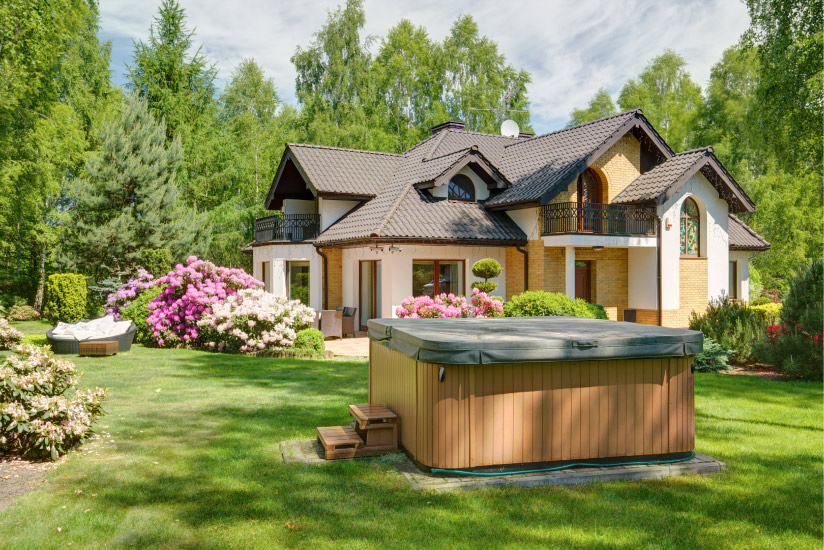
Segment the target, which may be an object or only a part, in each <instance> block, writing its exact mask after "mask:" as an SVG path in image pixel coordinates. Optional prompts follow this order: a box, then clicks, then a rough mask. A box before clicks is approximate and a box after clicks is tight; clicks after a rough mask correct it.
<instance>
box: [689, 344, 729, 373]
mask: <svg viewBox="0 0 824 550" xmlns="http://www.w3.org/2000/svg"><path fill="white" fill-rule="evenodd" d="M731 353H732V351H731V350H730V349H728V348H725V347H724V346H722V345H721V344H719V343H718V342H716V341H715V340H713V339H712V338H704V350H703V351H702V352H701V353H697V354H695V362H694V363H693V365H694V366H695V370H697V371H699V372H717V371H720V370H730V369H732V366H730V364H729V358H730V354H731Z"/></svg>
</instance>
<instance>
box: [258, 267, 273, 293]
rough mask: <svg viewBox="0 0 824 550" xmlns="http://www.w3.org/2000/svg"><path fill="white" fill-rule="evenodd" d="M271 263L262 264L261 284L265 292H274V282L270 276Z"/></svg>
mask: <svg viewBox="0 0 824 550" xmlns="http://www.w3.org/2000/svg"><path fill="white" fill-rule="evenodd" d="M270 265H271V264H270V263H269V262H260V282H261V283H263V290H265V291H266V292H272V281H271V279H272V278H271V277H270V276H269V266H270Z"/></svg>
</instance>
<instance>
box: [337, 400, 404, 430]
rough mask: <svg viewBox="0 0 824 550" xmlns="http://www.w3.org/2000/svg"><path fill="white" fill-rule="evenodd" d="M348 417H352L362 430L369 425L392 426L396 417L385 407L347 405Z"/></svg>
mask: <svg viewBox="0 0 824 550" xmlns="http://www.w3.org/2000/svg"><path fill="white" fill-rule="evenodd" d="M349 416H354V417H355V420H357V421H358V425H359V426H360V428H361V429H362V430H364V429H366V428H367V426H369V425H370V424H387V423H388V424H394V423H397V421H398V415H397V414H395V413H393V412H392V411H390V410H389V409H388V408H386V406H385V405H372V404H369V403H367V404H364V405H349Z"/></svg>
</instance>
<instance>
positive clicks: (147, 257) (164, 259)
mask: <svg viewBox="0 0 824 550" xmlns="http://www.w3.org/2000/svg"><path fill="white" fill-rule="evenodd" d="M140 263H141V265H142V266H143V269H144V270H145V271H147V272H148V273H151V274H152V275H154V276H155V277H161V276H163V275H166V274H167V273H168V272H169V271H171V269H172V253H171V252H170V251H169V249H168V248H147V249H145V250H144V251H143V252H142V253H141V254H140Z"/></svg>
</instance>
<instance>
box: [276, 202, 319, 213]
mask: <svg viewBox="0 0 824 550" xmlns="http://www.w3.org/2000/svg"><path fill="white" fill-rule="evenodd" d="M283 213H284V214H314V213H315V201H300V200H297V199H284V200H283Z"/></svg>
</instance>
